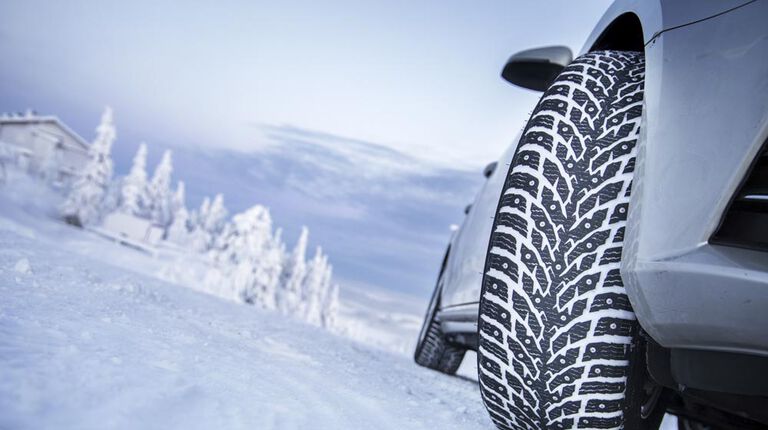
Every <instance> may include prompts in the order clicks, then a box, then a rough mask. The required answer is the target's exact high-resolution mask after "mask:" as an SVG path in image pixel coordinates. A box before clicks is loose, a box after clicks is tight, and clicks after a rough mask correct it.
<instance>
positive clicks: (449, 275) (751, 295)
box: [440, 0, 768, 356]
mask: <svg viewBox="0 0 768 430" xmlns="http://www.w3.org/2000/svg"><path fill="white" fill-rule="evenodd" d="M627 13H630V14H634V15H636V16H637V17H638V18H639V21H640V23H641V25H642V32H643V40H644V42H645V54H646V84H645V109H644V125H643V127H642V131H641V138H640V142H639V147H638V158H637V168H636V173H635V178H634V183H633V193H632V202H631V206H630V215H629V221H628V227H627V233H626V234H627V237H626V240H625V249H624V256H623V263H622V276H623V278H624V281H625V285H626V288H627V292H628V294H629V296H630V300H631V302H632V304H633V307H634V309H635V312H636V314H637V318H638V320H639V322H640V324H641V326H642V327H643V328H644V329H645V330H646V331H647V332H648V333H649V334H650V335H651V336H652V337H653V338H654V340H655V341H656V342H658V343H659V344H661V345H662V346H664V347H667V348H683V349H696V350H715V351H728V352H742V353H749V354H757V355H763V356H768V253H766V252H761V251H754V250H748V249H740V248H734V247H725V246H715V245H712V244H710V238H711V237H712V235H713V233H714V232H715V230H716V229H717V228H718V225H719V224H720V222H721V219H722V217H723V214H724V211H726V209H727V208H728V206H729V203H730V202H731V199H732V198H733V196H734V194H735V193H736V191H737V189H738V187H739V185H740V184H741V182H742V180H743V178H744V177H745V175H746V174H747V173H748V171H749V169H750V166H751V165H752V162H753V160H754V159H755V157H756V156H757V155H758V153H759V151H760V150H761V148H762V147H763V144H764V142H766V139H767V138H768V26H767V25H765V21H766V18H768V1H765V0H753V1H747V0H727V1H726V0H696V1H694V0H688V1H682V0H677V1H648V0H645V1H638V0H618V1H616V2H615V3H614V4H613V5H612V6H611V7H610V8H609V9H608V11H607V12H606V13H605V15H604V16H603V18H602V19H601V20H600V22H599V23H598V25H597V26H596V27H595V29H594V31H593V33H592V34H591V35H590V37H589V38H588V39H587V42H586V44H585V46H584V49H583V50H582V53H584V52H588V51H590V50H591V49H592V47H593V46H594V44H595V42H596V41H597V40H598V39H599V37H600V35H601V34H603V33H604V31H605V30H606V29H607V28H609V26H610V25H611V23H613V22H614V20H616V19H617V18H618V17H620V16H622V15H624V14H627ZM518 139H519V136H517V137H516V138H515V140H514V141H513V142H514V143H513V144H512V145H511V147H510V148H509V149H508V150H507V151H506V152H505V153H504V154H503V156H502V157H501V159H500V161H499V162H498V168H497V169H496V170H495V171H494V173H493V174H492V175H491V176H490V177H489V178H488V181H487V182H486V184H485V185H484V187H483V189H482V190H481V191H480V192H479V193H478V195H477V197H476V199H475V202H474V203H473V206H472V208H471V210H470V212H469V214H468V215H467V217H466V219H465V221H464V223H463V225H462V227H461V229H460V230H459V231H458V232H457V233H456V234H455V235H454V236H453V238H452V240H451V243H450V247H449V254H448V258H447V260H446V265H445V268H444V272H443V273H444V274H443V278H442V292H441V302H440V307H441V310H442V312H441V313H455V314H464V315H465V316H466V317H467V318H466V319H467V321H469V319H470V318H469V317H470V316H471V315H473V313H474V316H475V317H474V318H475V319H474V322H472V323H473V324H476V315H477V302H478V300H479V296H480V285H481V280H482V271H483V269H484V263H485V255H486V251H487V247H488V238H489V236H490V232H491V226H492V223H493V214H494V213H495V210H496V206H497V204H498V199H499V195H500V193H501V188H502V186H503V182H504V179H505V178H504V177H505V175H506V173H507V169H508V166H509V163H510V161H511V159H512V156H513V155H514V151H515V145H516V143H517V140H518Z"/></svg>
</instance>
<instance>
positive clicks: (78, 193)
mask: <svg viewBox="0 0 768 430" xmlns="http://www.w3.org/2000/svg"><path fill="white" fill-rule="evenodd" d="M115 137H116V132H115V126H114V124H113V118H112V109H111V108H110V107H107V108H105V109H104V113H103V114H102V115H101V123H100V124H99V126H98V127H96V139H95V140H94V141H93V143H92V144H91V148H90V156H91V159H90V160H89V161H88V163H87V164H86V165H85V167H84V168H83V172H82V173H81V175H80V176H79V177H78V178H77V179H76V180H75V181H74V183H73V184H72V189H71V190H70V193H69V195H68V196H67V199H66V200H65V201H64V204H63V205H62V210H61V211H62V216H63V217H64V220H65V221H67V222H68V223H70V224H74V225H77V226H84V225H87V224H91V223H94V222H96V221H98V220H99V219H100V218H101V215H102V210H103V207H102V203H103V199H104V194H105V192H106V191H107V189H108V187H109V185H110V182H111V181H112V158H111V156H110V153H111V151H112V143H114V141H115Z"/></svg>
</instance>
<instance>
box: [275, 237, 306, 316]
mask: <svg viewBox="0 0 768 430" xmlns="http://www.w3.org/2000/svg"><path fill="white" fill-rule="evenodd" d="M308 239H309V230H308V229H307V228H306V227H302V228H301V234H300V235H299V240H298V241H297V242H296V246H295V247H294V248H293V252H291V255H290V257H289V259H288V261H287V262H286V264H285V267H284V268H283V273H282V275H281V279H280V284H281V286H282V288H281V289H280V291H279V292H278V295H277V306H278V308H279V309H280V312H282V313H284V314H286V315H298V314H300V310H301V308H302V284H303V282H304V277H305V276H306V274H307V265H306V254H307V240H308Z"/></svg>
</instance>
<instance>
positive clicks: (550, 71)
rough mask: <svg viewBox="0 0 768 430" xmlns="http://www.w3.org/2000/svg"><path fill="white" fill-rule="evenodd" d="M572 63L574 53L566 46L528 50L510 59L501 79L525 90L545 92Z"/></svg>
mask: <svg viewBox="0 0 768 430" xmlns="http://www.w3.org/2000/svg"><path fill="white" fill-rule="evenodd" d="M571 61H573V53H571V50H570V49H569V48H567V47H565V46H548V47H546V48H536V49H528V50H526V51H521V52H518V53H517V54H515V55H513V56H511V57H510V58H509V60H508V61H507V64H506V65H505V66H504V70H502V71H501V77H502V78H504V79H505V80H506V81H507V82H509V83H511V84H514V85H517V86H520V87H523V88H528V89H530V90H534V91H544V90H546V89H547V88H549V86H550V85H551V84H552V82H553V81H554V80H555V78H556V77H557V75H559V74H560V72H562V71H563V69H564V68H565V66H567V65H568V64H570V63H571Z"/></svg>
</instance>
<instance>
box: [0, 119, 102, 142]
mask: <svg viewBox="0 0 768 430" xmlns="http://www.w3.org/2000/svg"><path fill="white" fill-rule="evenodd" d="M40 123H51V124H55V125H56V126H57V127H59V128H60V129H61V130H62V131H63V132H65V133H67V134H68V135H69V136H70V137H71V138H72V139H73V140H74V141H75V142H77V143H78V144H79V145H80V146H81V147H82V148H80V149H83V150H88V149H89V148H90V146H91V145H90V144H89V143H88V141H87V140H85V139H83V138H82V137H81V136H80V135H79V134H77V133H76V132H75V131H74V130H72V129H71V128H69V127H68V126H67V125H66V124H64V123H63V122H62V121H61V120H60V119H59V117H57V116H55V115H35V114H25V115H17V116H13V115H11V116H9V115H0V125H3V124H40Z"/></svg>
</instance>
